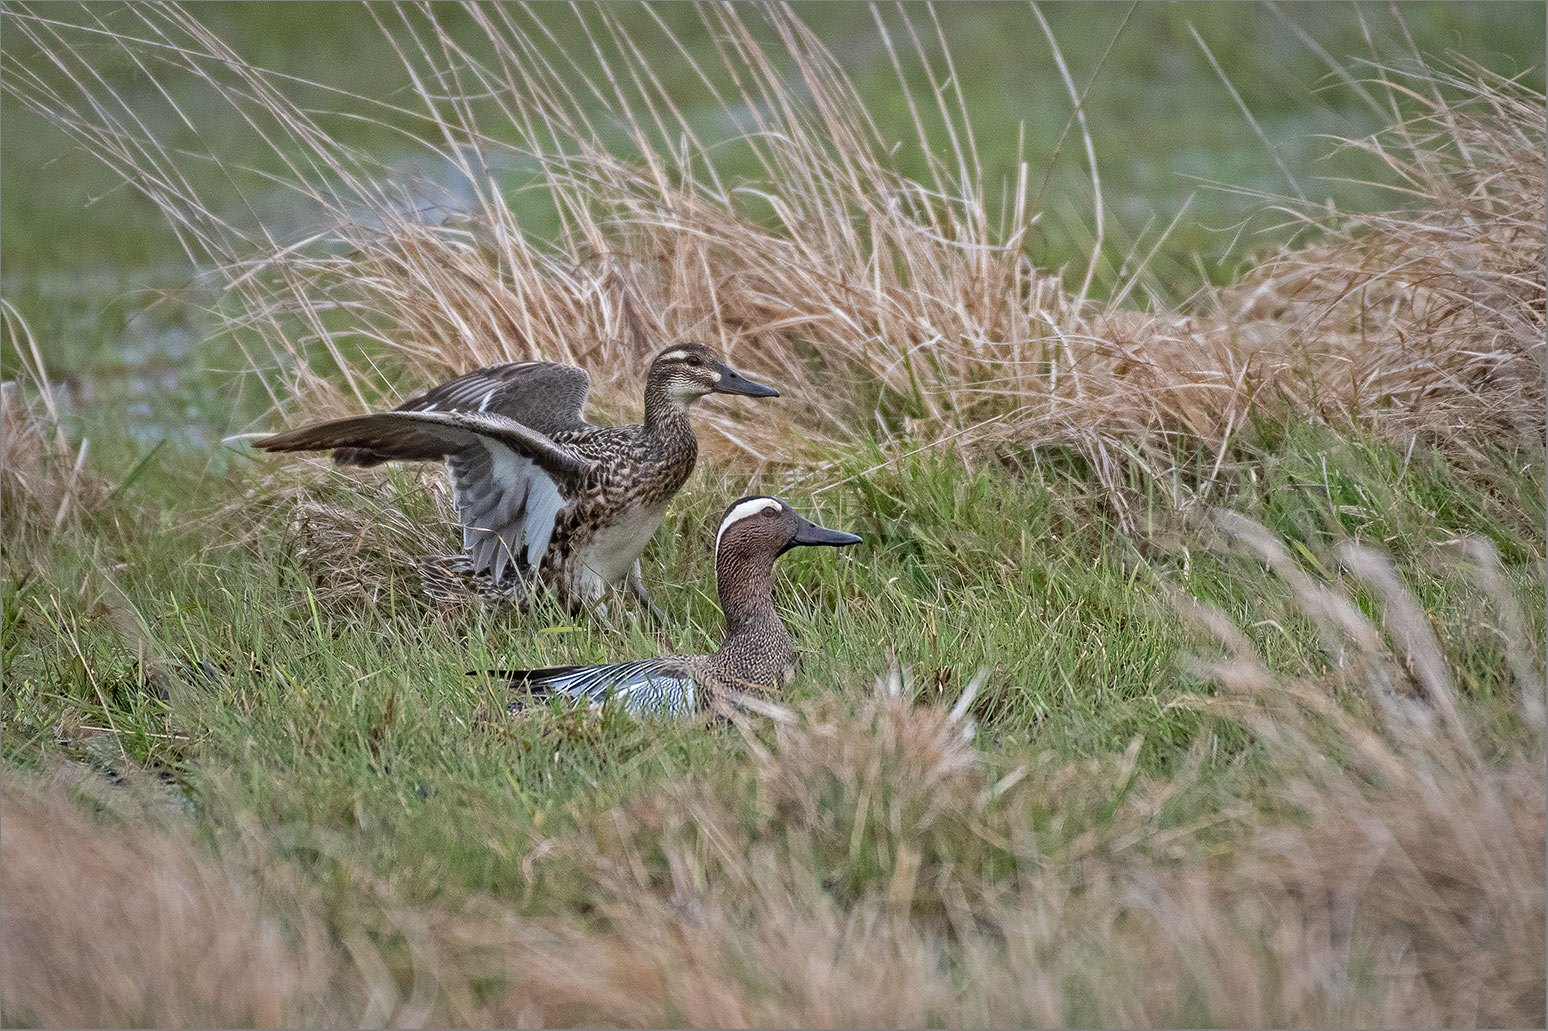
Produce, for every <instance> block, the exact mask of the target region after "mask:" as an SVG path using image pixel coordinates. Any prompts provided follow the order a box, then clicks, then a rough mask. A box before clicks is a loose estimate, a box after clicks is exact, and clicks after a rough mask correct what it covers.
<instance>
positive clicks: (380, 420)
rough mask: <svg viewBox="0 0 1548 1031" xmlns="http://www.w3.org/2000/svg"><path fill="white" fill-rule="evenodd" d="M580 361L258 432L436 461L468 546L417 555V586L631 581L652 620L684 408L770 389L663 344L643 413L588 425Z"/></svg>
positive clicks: (588, 594)
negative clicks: (647, 572) (657, 539)
mask: <svg viewBox="0 0 1548 1031" xmlns="http://www.w3.org/2000/svg"><path fill="white" fill-rule="evenodd" d="M590 385H591V377H590V376H589V375H587V373H586V370H584V369H578V368H576V367H574V366H572V365H559V364H555V363H551V362H508V363H506V364H503V365H491V366H488V367H486V368H482V369H475V370H474V371H472V372H469V373H465V374H463V375H461V376H458V377H457V378H456V379H452V380H449V381H447V382H445V383H442V384H441V385H440V386H438V387H435V388H433V389H431V390H429V391H426V392H425V393H423V394H420V395H418V396H417V397H412V398H410V399H409V400H407V401H405V402H403V404H401V405H399V406H398V407H397V408H395V409H393V410H392V411H390V412H377V413H375V414H372V415H359V416H354V417H352V418H347V419H333V420H330V421H328V422H321V423H317V424H315V425H312V426H306V427H303V428H301V429H298V430H291V431H290V432H289V433H281V434H279V435H278V436H274V437H268V438H266V439H264V440H260V441H257V442H256V445H255V446H257V447H260V448H264V449H265V450H268V451H326V450H332V451H333V460H334V462H335V463H337V464H338V465H347V466H373V465H379V464H380V463H382V462H387V461H392V460H394V459H402V460H420V461H427V460H436V459H444V460H445V462H446V464H447V466H448V468H449V469H450V472H451V479H452V492H453V495H454V498H455V501H456V504H457V515H458V518H459V520H460V522H461V523H462V535H463V547H464V549H466V554H465V555H460V556H448V557H429V558H424V559H421V560H420V568H421V571H422V572H423V574H424V579H425V583H426V589H427V590H428V591H430V593H431V594H432V595H433V596H436V597H441V598H445V597H447V596H450V595H455V594H466V593H468V592H469V591H471V592H472V593H475V594H482V595H485V596H496V597H501V598H506V599H509V600H512V601H515V602H517V603H518V604H523V605H524V604H526V602H527V601H528V600H529V599H530V598H531V597H532V596H533V594H534V593H535V591H536V590H547V591H550V592H552V594H553V596H554V597H555V599H556V600H557V601H558V602H559V603H560V605H562V606H564V607H565V608H566V609H567V610H569V611H571V612H575V611H577V610H578V609H580V608H582V607H601V606H600V603H601V602H602V600H603V597H604V595H605V594H606V593H607V590H608V589H609V588H616V587H622V586H625V585H627V587H628V588H629V590H630V591H631V592H632V593H633V594H634V596H635V597H636V598H637V599H638V600H639V601H640V602H641V603H642V604H644V605H645V606H646V607H647V608H648V609H649V610H650V612H651V614H652V615H653V616H654V617H655V618H656V620H657V621H658V622H660V623H663V624H664V623H665V622H666V616H665V614H664V613H663V612H662V611H661V609H660V608H658V607H657V606H656V605H655V603H654V602H653V601H651V598H650V594H649V592H648V591H646V589H645V584H644V582H643V580H642V579H641V577H640V563H639V560H640V553H641V552H643V551H644V550H645V544H646V542H647V541H649V540H650V538H651V535H652V534H654V533H655V532H656V527H657V526H659V525H660V523H661V518H662V516H663V515H665V514H666V508H667V503H668V502H670V501H671V500H672V496H673V495H674V494H676V493H677V491H678V489H679V488H680V487H682V485H683V483H684V482H685V481H686V480H687V479H688V475H689V473H691V472H693V466H694V463H695V462H696V461H697V459H698V454H699V443H698V439H697V438H696V437H695V436H694V433H693V425H692V424H691V423H690V422H689V420H688V411H689V409H690V408H692V407H693V405H694V403H695V402H696V401H698V400H699V399H700V398H702V397H705V396H706V395H708V394H712V393H715V394H737V395H741V396H744V397H778V396H779V391H777V390H775V389H774V388H773V387H768V386H764V385H763V384H762V383H755V382H753V381H752V380H749V379H747V378H746V377H744V376H742V375H741V374H740V373H738V372H737V371H736V370H735V369H733V368H731V367H730V366H729V365H727V364H726V362H725V360H724V359H722V358H721V357H720V355H718V354H716V353H715V352H714V351H712V350H710V349H709V348H708V347H705V346H704V345H703V344H695V343H681V344H676V345H674V346H672V347H668V348H667V349H666V350H664V351H662V352H661V353H660V354H658V355H656V357H655V359H654V360H653V361H652V362H651V365H650V373H649V375H648V377H647V378H646V381H645V421H644V422H643V423H640V424H637V425H633V426H593V425H591V424H590V423H588V422H586V420H585V419H584V418H583V417H582V415H581V408H582V406H583V405H584V404H585V403H586V394H587V392H588V391H589V389H590Z"/></svg>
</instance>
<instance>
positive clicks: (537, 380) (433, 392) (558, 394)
mask: <svg viewBox="0 0 1548 1031" xmlns="http://www.w3.org/2000/svg"><path fill="white" fill-rule="evenodd" d="M590 390H591V376H590V375H589V374H588V373H587V372H586V370H585V369H578V368H576V367H575V366H573V365H559V364H557V363H555V362H503V363H501V364H499V365H486V366H484V367H483V368H481V369H474V370H473V371H472V372H465V373H463V374H462V375H461V376H458V377H456V378H455V379H449V380H447V381H446V382H445V383H442V384H440V385H439V386H435V387H431V388H430V389H429V390H427V391H425V392H424V393H423V394H416V395H415V396H414V397H411V398H409V399H408V400H407V401H405V402H403V403H402V404H400V405H399V406H398V407H396V408H394V409H393V411H395V412H492V413H494V414H495V415H503V416H505V417H506V418H509V419H515V420H516V421H517V422H519V423H521V424H522V425H523V426H526V427H529V428H531V429H534V430H537V431H538V432H539V433H542V434H544V435H546V436H550V437H552V436H553V435H554V434H556V433H559V432H561V431H563V430H573V429H579V428H580V427H582V426H585V425H587V423H586V420H585V419H584V418H583V417H582V416H581V409H582V408H584V407H585V404H586V395H587V393H588V392H590ZM395 457H397V456H395V455H390V454H384V453H383V452H381V451H378V450H375V449H373V448H370V447H345V448H339V449H337V450H335V451H334V452H333V461H334V462H335V464H338V465H356V466H372V465H381V464H382V463H383V462H390V461H392V459H393V458H395Z"/></svg>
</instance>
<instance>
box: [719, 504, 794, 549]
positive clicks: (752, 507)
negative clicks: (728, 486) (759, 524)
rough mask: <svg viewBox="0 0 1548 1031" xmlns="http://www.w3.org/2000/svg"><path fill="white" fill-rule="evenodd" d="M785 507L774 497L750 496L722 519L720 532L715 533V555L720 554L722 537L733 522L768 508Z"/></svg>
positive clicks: (779, 508)
mask: <svg viewBox="0 0 1548 1031" xmlns="http://www.w3.org/2000/svg"><path fill="white" fill-rule="evenodd" d="M784 507H785V506H784V505H781V504H780V503H779V502H778V501H775V500H774V499H773V498H748V499H747V500H746V501H744V502H742V503H741V504H740V505H737V506H736V507H735V508H733V509H732V510H731V511H729V512H727V513H726V517H725V518H724V519H722V520H721V521H720V532H719V533H717V534H715V556H716V557H717V558H718V557H719V556H720V538H722V537H724V536H725V535H726V531H727V530H728V529H730V528H731V524H732V523H735V522H738V521H740V520H743V519H746V518H747V517H748V516H755V515H757V514H758V513H760V512H763V511H765V510H766V509H770V508H772V509H773V510H774V511H776V512H778V511H781V510H782V509H783V508H784Z"/></svg>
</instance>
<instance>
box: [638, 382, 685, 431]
mask: <svg viewBox="0 0 1548 1031" xmlns="http://www.w3.org/2000/svg"><path fill="white" fill-rule="evenodd" d="M645 428H646V429H647V430H649V431H650V432H651V433H657V434H673V435H678V434H683V433H687V434H690V435H691V434H692V433H693V428H692V426H690V425H689V422H688V406H687V405H685V404H683V403H682V402H681V401H679V400H677V399H676V398H673V397H671V396H669V395H668V394H667V392H666V391H665V390H663V389H661V388H659V387H657V386H655V385H654V384H652V385H651V386H650V387H649V388H648V389H647V390H646V391H645Z"/></svg>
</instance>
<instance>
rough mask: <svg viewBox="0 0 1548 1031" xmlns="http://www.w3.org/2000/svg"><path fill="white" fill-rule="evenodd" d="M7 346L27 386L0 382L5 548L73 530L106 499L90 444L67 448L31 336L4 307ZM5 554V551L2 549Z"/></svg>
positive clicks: (0, 489)
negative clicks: (89, 456)
mask: <svg viewBox="0 0 1548 1031" xmlns="http://www.w3.org/2000/svg"><path fill="white" fill-rule="evenodd" d="M4 315H5V317H4V323H5V332H6V334H7V336H8V338H9V339H8V346H9V347H10V349H11V350H12V351H13V353H15V354H16V355H17V356H18V360H19V361H20V362H21V363H22V364H23V367H24V369H25V370H26V372H27V377H28V380H29V381H30V382H26V383H23V382H21V381H16V380H7V381H6V382H4V383H0V450H3V452H4V457H5V460H4V462H0V513H3V518H4V521H5V526H6V539H7V544H8V545H14V544H20V543H21V542H23V541H26V540H28V539H29V538H35V537H40V536H47V535H48V534H51V533H54V532H56V531H58V530H60V529H61V528H63V527H65V526H67V525H73V523H74V522H75V521H76V520H78V519H79V518H80V517H81V516H82V515H83V514H84V513H86V512H88V511H90V510H91V508H92V507H93V506H95V505H96V504H97V503H98V502H100V501H101V500H102V499H103V498H105V497H107V495H108V494H109V490H108V487H107V485H106V484H105V483H103V481H102V480H101V478H100V477H98V476H97V474H96V473H95V472H94V471H93V470H91V469H90V468H88V466H87V464H86V457H87V452H88V449H89V446H90V441H88V440H85V439H82V440H81V441H80V443H79V444H78V445H77V444H75V443H73V442H72V441H71V440H70V439H69V438H68V437H67V436H66V435H65V432H64V428H63V427H62V426H61V425H60V416H59V410H58V408H57V407H56V405H55V403H54V396H53V391H52V387H51V385H50V384H49V381H48V371H47V369H46V367H45V366H44V364H43V356H42V355H41V353H39V351H38V349H37V344H36V342H35V341H34V340H33V339H32V333H31V331H30V330H29V329H28V328H27V325H26V323H25V322H24V321H22V319H21V317H20V316H19V315H18V314H17V313H16V311H15V310H14V309H12V308H11V307H10V305H9V304H7V305H5V312H4ZM7 550H8V551H10V550H11V548H10V547H8V548H7Z"/></svg>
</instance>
